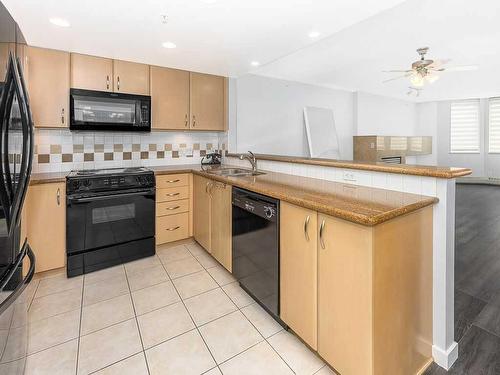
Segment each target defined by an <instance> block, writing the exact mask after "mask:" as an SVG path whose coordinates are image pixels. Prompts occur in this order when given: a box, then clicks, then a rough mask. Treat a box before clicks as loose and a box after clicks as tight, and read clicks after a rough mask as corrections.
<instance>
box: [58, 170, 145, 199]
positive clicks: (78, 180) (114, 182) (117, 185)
mask: <svg viewBox="0 0 500 375" xmlns="http://www.w3.org/2000/svg"><path fill="white" fill-rule="evenodd" d="M154 186H155V177H154V174H153V173H152V172H150V173H149V172H148V173H141V174H133V175H108V176H107V175H99V176H85V177H83V176H81V177H68V179H67V183H66V188H67V192H68V194H72V193H82V192H99V191H113V190H117V189H134V188H148V187H154Z"/></svg>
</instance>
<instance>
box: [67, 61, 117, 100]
mask: <svg viewBox="0 0 500 375" xmlns="http://www.w3.org/2000/svg"><path fill="white" fill-rule="evenodd" d="M71 87H73V88H77V89H86V90H96V91H113V60H112V59H106V58H104V57H96V56H89V55H81V54H79V53H72V54H71Z"/></svg>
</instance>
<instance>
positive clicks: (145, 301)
mask: <svg viewBox="0 0 500 375" xmlns="http://www.w3.org/2000/svg"><path fill="white" fill-rule="evenodd" d="M132 299H133V301H134V306H135V312H136V314H137V315H141V314H145V313H147V312H150V311H153V310H156V309H159V308H160V307H164V306H167V305H170V304H172V303H174V302H177V301H180V298H179V295H178V294H177V292H176V291H175V288H174V285H173V284H172V283H171V282H170V281H167V282H165V283H161V284H157V285H153V286H150V287H148V288H144V289H141V290H138V291H136V292H133V293H132Z"/></svg>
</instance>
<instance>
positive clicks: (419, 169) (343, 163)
mask: <svg viewBox="0 0 500 375" xmlns="http://www.w3.org/2000/svg"><path fill="white" fill-rule="evenodd" d="M239 155H240V154H232V153H228V154H227V156H228V157H233V158H237V157H238V156H239ZM255 157H256V158H257V160H269V161H279V162H288V163H298V164H309V165H319V166H324V167H336V168H346V169H360V170H365V171H374V172H386V173H397V174H408V175H414V176H426V177H436V178H448V179H449V178H457V177H463V176H467V175H470V174H471V173H472V170H471V169H469V168H455V167H438V166H432V165H411V164H387V163H372V162H364V161H350V160H334V159H321V158H307V157H296V156H280V155H267V154H255Z"/></svg>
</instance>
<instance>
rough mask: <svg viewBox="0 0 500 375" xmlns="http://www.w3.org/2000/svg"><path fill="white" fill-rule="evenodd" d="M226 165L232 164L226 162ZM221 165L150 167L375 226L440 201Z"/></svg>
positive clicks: (54, 176) (50, 178)
mask: <svg viewBox="0 0 500 375" xmlns="http://www.w3.org/2000/svg"><path fill="white" fill-rule="evenodd" d="M224 167H226V168H227V167H230V166H228V165H224ZM219 168H220V167H219V166H208V167H207V166H203V167H202V166H200V165H199V164H186V165H170V166H161V167H149V169H151V170H152V171H153V172H154V173H155V174H156V175H166V174H173V173H194V174H197V175H200V176H204V177H208V178H211V179H213V180H215V181H219V182H222V183H226V184H229V185H233V186H237V187H240V188H243V189H248V190H251V191H254V192H256V193H260V194H264V195H268V196H271V197H273V198H276V199H280V200H283V201H286V202H289V203H292V204H296V205H298V206H302V207H305V208H309V209H312V210H315V211H318V212H320V213H324V214H327V215H331V216H335V217H338V218H341V219H344V220H348V221H351V222H354V223H358V224H362V225H367V226H373V225H377V224H380V223H383V222H384V221H387V220H390V219H392V218H395V217H397V216H401V215H404V214H406V213H409V212H412V211H416V210H418V209H420V208H423V207H426V206H430V205H432V204H435V203H437V202H438V199H437V198H434V197H427V196H423V195H416V194H410V193H403V192H398V191H392V190H385V189H377V188H371V187H364V186H358V185H351V184H344V183H339V182H332V181H326V180H319V179H314V178H308V177H299V176H293V175H289V174H283V173H275V172H267V171H266V172H265V174H263V175H259V176H240V177H225V176H219V175H216V174H212V173H209V171H210V170H211V169H219ZM66 175H67V173H43V174H36V173H35V174H33V175H32V177H31V182H30V183H31V184H37V183H50V182H64V181H65V179H66Z"/></svg>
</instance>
